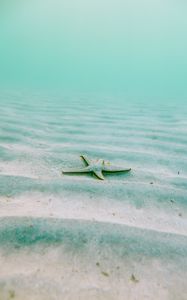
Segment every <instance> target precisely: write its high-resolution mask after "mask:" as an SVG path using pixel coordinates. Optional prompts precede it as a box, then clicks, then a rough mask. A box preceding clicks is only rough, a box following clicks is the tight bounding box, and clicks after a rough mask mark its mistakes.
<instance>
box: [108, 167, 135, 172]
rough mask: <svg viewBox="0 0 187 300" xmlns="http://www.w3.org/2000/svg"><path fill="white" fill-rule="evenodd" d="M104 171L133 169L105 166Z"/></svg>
mask: <svg viewBox="0 0 187 300" xmlns="http://www.w3.org/2000/svg"><path fill="white" fill-rule="evenodd" d="M103 171H104V172H129V171H131V169H125V168H120V167H115V166H104V167H103Z"/></svg>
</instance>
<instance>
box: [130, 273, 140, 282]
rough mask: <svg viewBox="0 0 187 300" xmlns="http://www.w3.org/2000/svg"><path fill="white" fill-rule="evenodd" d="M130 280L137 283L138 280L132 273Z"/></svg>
mask: <svg viewBox="0 0 187 300" xmlns="http://www.w3.org/2000/svg"><path fill="white" fill-rule="evenodd" d="M131 281H133V282H135V283H138V282H139V280H138V279H137V278H136V277H135V276H134V274H132V275H131Z"/></svg>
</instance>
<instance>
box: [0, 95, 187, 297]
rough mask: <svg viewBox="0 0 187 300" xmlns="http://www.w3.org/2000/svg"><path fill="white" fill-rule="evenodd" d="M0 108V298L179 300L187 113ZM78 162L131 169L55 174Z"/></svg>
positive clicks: (33, 99) (31, 99)
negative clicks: (91, 160) (94, 161)
mask: <svg viewBox="0 0 187 300" xmlns="http://www.w3.org/2000/svg"><path fill="white" fill-rule="evenodd" d="M0 101H1V110H0V300H6V299H20V300H22V299H24V300H27V299H29V300H30V299H32V300H35V299H37V300H39V299H42V300H43V299H45V300H48V299H50V300H53V299H68V300H69V299H80V300H82V299H87V300H89V299H101V300H102V299H112V300H113V299H115V300H118V299H119V300H120V299H123V300H124V299H127V300H136V299H137V300H139V299H143V300H144V299H150V300H154V299H157V300H158V299H163V300H186V299H187V285H186V278H187V155H186V147H187V138H186V136H187V106H184V105H183V106H179V105H178V104H177V103H167V104H166V103H165V104H164V103H160V104H159V103H156V102H154V103H148V102H145V101H144V102H139V103H138V102H135V101H134V102H130V101H127V100H126V99H125V98H120V99H115V98H112V97H110V98H109V97H108V98H106V97H105V98H103V97H101V96H100V97H99V96H98V97H93V96H92V97H88V96H82V95H81V96H71V97H70V96H61V95H50V96H49V95H48V96H47V97H46V96H45V95H43V94H42V95H41V94H31V93H16V92H15V93H1V94H0ZM81 154H86V155H87V156H89V157H91V158H95V159H96V158H104V159H106V160H109V161H111V162H112V163H114V164H117V165H120V166H125V167H131V168H132V171H131V172H130V173H128V174H118V175H116V174H113V175H106V180H105V181H104V182H102V181H99V180H97V179H96V178H94V177H93V176H92V175H91V174H88V175H76V176H75V175H65V174H64V175H63V174H62V172H61V171H62V169H63V168H67V167H68V168H69V167H81V166H83V165H84V162H83V161H81V159H80V157H79V156H80V155H81Z"/></svg>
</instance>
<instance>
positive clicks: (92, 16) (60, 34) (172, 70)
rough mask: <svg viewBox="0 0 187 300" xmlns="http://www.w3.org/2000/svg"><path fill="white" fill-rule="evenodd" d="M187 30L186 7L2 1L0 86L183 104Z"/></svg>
mask: <svg viewBox="0 0 187 300" xmlns="http://www.w3.org/2000/svg"><path fill="white" fill-rule="evenodd" d="M186 28H187V4H186V2H185V1H182V0H180V1H176V0H172V1H168V0H166V1H161V0H151V1H147V0H141V1H139V0H131V1H130V0H125V1H122V0H116V1H114V0H109V1H107V0H101V1H99V0H96V1H92V0H89V1H87V0H77V1H75V0H68V1H67V0H62V1H60V0H53V1H52V0H47V1H44V0H33V1H28V0H26V1H23V0H15V1H11V0H8V1H3V0H2V1H1V3H0V39H1V47H0V82H1V85H2V86H6V87H8V88H9V87H10V86H18V87H21V88H24V87H35V88H36V87H40V88H43V89H44V90H46V89H48V88H52V89H56V88H58V89H62V90H65V91H67V92H72V91H75V92H77V91H81V92H85V91H88V92H90V91H91V92H94V93H98V92H99V93H101V92H103V93H107V94H111V93H113V94H114V95H115V94H116V93H124V94H125V95H126V96H128V97H132V98H139V97H141V98H144V97H149V99H150V101H154V100H155V99H157V98H161V99H162V100H163V101H167V100H170V99H173V98H174V99H176V100H177V101H179V100H180V99H185V98H186V96H187V93H186V78H187V54H186V53H187V38H186Z"/></svg>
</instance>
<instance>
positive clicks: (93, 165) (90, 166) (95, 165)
mask: <svg viewBox="0 0 187 300" xmlns="http://www.w3.org/2000/svg"><path fill="white" fill-rule="evenodd" d="M81 158H82V159H83V160H84V161H85V163H86V165H87V166H86V167H85V168H76V169H69V170H64V171H62V173H90V172H92V173H93V174H94V175H95V176H97V178H99V179H101V180H104V179H105V178H104V176H103V173H102V172H129V171H130V170H131V169H124V168H120V167H117V166H111V165H110V163H109V162H106V161H104V160H103V159H98V160H96V161H94V160H91V159H88V158H87V157H86V156H84V155H81Z"/></svg>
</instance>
